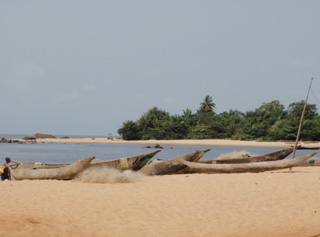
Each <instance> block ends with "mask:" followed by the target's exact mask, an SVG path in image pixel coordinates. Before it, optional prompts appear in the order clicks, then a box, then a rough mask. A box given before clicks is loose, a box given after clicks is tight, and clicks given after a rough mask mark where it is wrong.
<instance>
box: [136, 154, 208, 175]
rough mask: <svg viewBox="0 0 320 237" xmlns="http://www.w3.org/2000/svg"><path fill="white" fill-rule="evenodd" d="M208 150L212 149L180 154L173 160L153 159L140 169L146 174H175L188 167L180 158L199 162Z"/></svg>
mask: <svg viewBox="0 0 320 237" xmlns="http://www.w3.org/2000/svg"><path fill="white" fill-rule="evenodd" d="M208 151H210V149H207V150H202V151H195V152H193V153H189V154H186V155H182V156H179V157H177V158H174V159H172V160H161V161H153V162H151V163H150V164H148V165H146V166H144V167H143V168H142V169H140V170H139V172H142V173H144V174H146V175H166V174H175V173H177V172H179V171H180V170H182V169H184V168H186V167H187V166H186V165H184V164H182V163H181V162H179V160H184V161H189V162H197V161H199V160H200V159H201V157H202V156H203V155H204V154H205V153H206V152H208Z"/></svg>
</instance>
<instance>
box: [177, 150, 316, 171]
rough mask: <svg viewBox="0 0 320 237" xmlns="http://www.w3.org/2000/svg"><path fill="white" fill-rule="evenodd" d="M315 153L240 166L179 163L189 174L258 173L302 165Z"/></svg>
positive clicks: (184, 161)
mask: <svg viewBox="0 0 320 237" xmlns="http://www.w3.org/2000/svg"><path fill="white" fill-rule="evenodd" d="M315 154H317V153H312V154H309V155H305V156H301V157H297V158H290V159H285V160H277V161H263V162H252V163H242V164H200V163H195V162H188V161H186V160H179V162H180V163H182V164H184V165H186V166H187V167H188V168H189V170H190V171H191V172H195V173H208V174H215V173H246V172H251V173H258V172H264V171H270V170H279V169H287V168H292V167H295V166H299V165H301V164H304V163H305V162H306V161H307V160H309V159H310V158H311V157H313V156H314V155H315Z"/></svg>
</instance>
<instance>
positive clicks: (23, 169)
mask: <svg viewBox="0 0 320 237" xmlns="http://www.w3.org/2000/svg"><path fill="white" fill-rule="evenodd" d="M93 159H94V157H90V158H86V159H82V160H78V161H76V162H74V163H72V164H70V165H65V166H62V167H58V168H44V169H41V168H39V169H37V168H31V167H30V166H29V165H26V166H24V163H20V164H16V165H11V166H10V168H11V169H10V170H11V174H12V176H13V177H14V178H15V179H16V180H23V179H59V180H69V179H72V178H74V177H75V176H76V175H77V174H78V173H80V172H81V171H83V170H84V169H86V168H87V167H88V166H89V165H90V162H91V161H92V160H93Z"/></svg>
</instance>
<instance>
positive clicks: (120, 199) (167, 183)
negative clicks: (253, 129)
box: [0, 167, 320, 237]
mask: <svg viewBox="0 0 320 237" xmlns="http://www.w3.org/2000/svg"><path fill="white" fill-rule="evenodd" d="M126 175H128V177H129V176H131V182H127V183H117V182H114V183H108V181H107V180H106V182H104V183H90V180H83V181H80V180H77V181H55V180H49V181H29V180H25V181H12V182H9V181H4V182H1V193H2V194H5V195H3V205H2V215H1V217H0V226H1V228H0V236H290V237H291V236H309V237H311V236H320V225H319V223H320V203H319V197H320V167H299V168H293V169H292V170H291V171H289V170H281V171H276V172H265V173H246V174H188V175H187V174H183V175H167V176H152V177H143V176H138V177H136V178H134V176H137V174H135V173H130V174H129V173H128V174H126ZM92 180H93V179H92ZM92 180H91V181H92Z"/></svg>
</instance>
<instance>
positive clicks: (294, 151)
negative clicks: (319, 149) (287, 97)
mask: <svg viewBox="0 0 320 237" xmlns="http://www.w3.org/2000/svg"><path fill="white" fill-rule="evenodd" d="M312 81H313V77H311V81H310V86H309V90H308V94H307V98H306V102H305V104H304V107H303V111H302V114H301V119H300V124H299V129H298V134H297V139H296V143H295V144H294V149H293V154H292V158H294V156H295V154H296V150H297V146H298V142H299V136H300V132H301V127H302V122H303V118H304V113H305V111H306V107H307V103H308V98H309V92H310V89H311V84H312Z"/></svg>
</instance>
